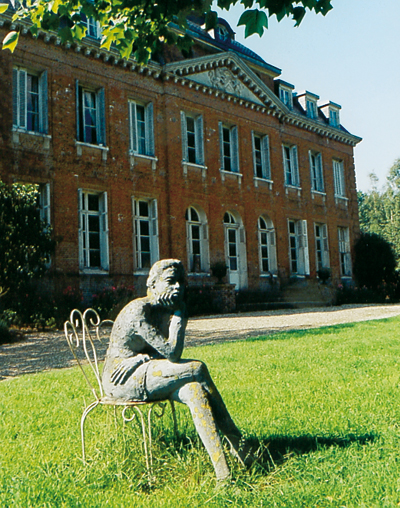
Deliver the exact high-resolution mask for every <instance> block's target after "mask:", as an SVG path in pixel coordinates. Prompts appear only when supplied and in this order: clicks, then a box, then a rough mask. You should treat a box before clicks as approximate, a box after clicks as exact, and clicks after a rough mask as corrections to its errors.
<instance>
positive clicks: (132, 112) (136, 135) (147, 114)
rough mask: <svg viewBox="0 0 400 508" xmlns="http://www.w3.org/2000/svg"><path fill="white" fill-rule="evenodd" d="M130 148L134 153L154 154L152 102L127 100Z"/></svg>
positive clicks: (151, 155)
mask: <svg viewBox="0 0 400 508" xmlns="http://www.w3.org/2000/svg"><path fill="white" fill-rule="evenodd" d="M129 133H130V150H131V152H133V153H135V154H140V155H148V156H150V157H153V156H154V126H153V103H152V102H149V103H147V104H141V103H140V102H135V101H129Z"/></svg>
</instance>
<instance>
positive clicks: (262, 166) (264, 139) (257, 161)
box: [251, 131, 271, 182]
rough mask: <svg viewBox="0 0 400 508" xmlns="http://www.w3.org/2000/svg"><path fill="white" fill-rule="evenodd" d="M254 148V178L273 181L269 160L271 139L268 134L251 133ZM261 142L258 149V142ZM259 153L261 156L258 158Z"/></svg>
mask: <svg viewBox="0 0 400 508" xmlns="http://www.w3.org/2000/svg"><path fill="white" fill-rule="evenodd" d="M251 138H252V146H253V168H254V177H255V178H260V179H262V180H267V181H269V182H270V181H271V164H270V158H269V137H268V135H266V134H264V135H263V134H258V133H257V132H254V131H252V132H251ZM257 139H259V140H260V148H259V149H258V148H256V140H257ZM257 152H259V156H258V157H257Z"/></svg>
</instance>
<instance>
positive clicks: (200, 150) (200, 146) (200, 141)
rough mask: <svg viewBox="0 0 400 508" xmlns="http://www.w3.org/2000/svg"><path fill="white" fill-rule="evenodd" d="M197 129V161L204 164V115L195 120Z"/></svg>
mask: <svg viewBox="0 0 400 508" xmlns="http://www.w3.org/2000/svg"><path fill="white" fill-rule="evenodd" d="M195 129H196V162H197V164H201V165H204V164H205V162H204V125H203V115H199V116H198V117H197V118H196V122H195Z"/></svg>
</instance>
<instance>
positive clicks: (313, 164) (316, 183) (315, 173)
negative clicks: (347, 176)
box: [308, 150, 325, 192]
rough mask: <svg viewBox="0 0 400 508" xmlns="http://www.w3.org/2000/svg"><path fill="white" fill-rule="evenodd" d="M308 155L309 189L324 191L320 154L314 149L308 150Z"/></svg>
mask: <svg viewBox="0 0 400 508" xmlns="http://www.w3.org/2000/svg"><path fill="white" fill-rule="evenodd" d="M308 157H309V160H310V173H311V190H312V191H314V192H325V187H324V174H323V166H322V155H321V153H320V152H316V151H315V150H309V151H308Z"/></svg>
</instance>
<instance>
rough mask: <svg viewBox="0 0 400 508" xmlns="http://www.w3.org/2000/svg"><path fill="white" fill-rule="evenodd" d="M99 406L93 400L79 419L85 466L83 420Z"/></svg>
mask: <svg viewBox="0 0 400 508" xmlns="http://www.w3.org/2000/svg"><path fill="white" fill-rule="evenodd" d="M98 405H99V401H98V400H95V401H94V402H92V403H91V404H90V405H89V406H88V407H87V408H86V409H85V410H84V411H83V414H82V418H81V439H82V461H83V464H86V457H85V420H86V417H87V415H88V414H89V413H90V411H92V409H94V408H95V407H96V406H98Z"/></svg>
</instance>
